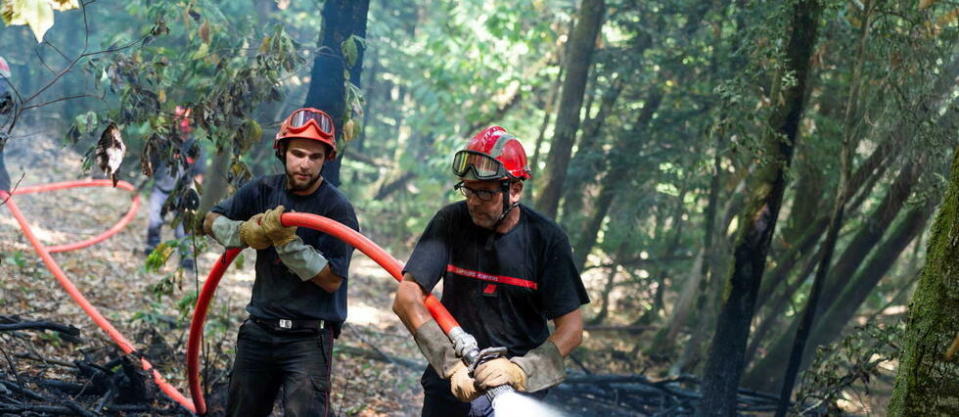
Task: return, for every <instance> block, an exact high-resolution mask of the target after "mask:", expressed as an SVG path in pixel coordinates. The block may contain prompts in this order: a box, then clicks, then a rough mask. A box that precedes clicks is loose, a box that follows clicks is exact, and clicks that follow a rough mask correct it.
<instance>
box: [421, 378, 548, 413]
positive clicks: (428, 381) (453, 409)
mask: <svg viewBox="0 0 959 417" xmlns="http://www.w3.org/2000/svg"><path fill="white" fill-rule="evenodd" d="M420 384H421V385H423V413H422V417H495V416H496V414H495V413H494V412H493V405H492V404H490V401H489V398H487V397H486V396H485V395H481V396H480V397H479V398H477V399H475V400H473V401H472V402H468V403H464V402H462V401H460V400H458V399H456V397H455V396H453V392H452V391H451V390H450V381H449V380H448V379H443V378H442V377H440V376H439V374H437V373H436V371H435V370H433V367H432V366H427V367H426V371H424V372H423V377H422V378H420ZM548 393H549V390H548V389H544V390H541V391H536V392H532V393H526V392H521V393H519V394H520V395H524V396H527V397H532V398H536V399H538V400H542V399H543V397H546V394H548Z"/></svg>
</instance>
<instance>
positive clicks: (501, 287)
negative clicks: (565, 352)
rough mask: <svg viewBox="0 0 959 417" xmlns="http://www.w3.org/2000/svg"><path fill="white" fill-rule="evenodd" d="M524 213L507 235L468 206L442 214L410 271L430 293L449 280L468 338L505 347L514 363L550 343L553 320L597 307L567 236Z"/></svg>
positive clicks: (447, 295)
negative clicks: (477, 220)
mask: <svg viewBox="0 0 959 417" xmlns="http://www.w3.org/2000/svg"><path fill="white" fill-rule="evenodd" d="M519 207H520V219H519V223H518V224H517V225H516V226H515V227H514V228H513V229H512V230H510V231H509V232H507V233H506V234H499V233H494V232H493V231H491V230H488V229H484V228H481V227H479V226H477V225H476V224H474V223H473V221H472V219H470V216H469V212H468V211H467V208H466V202H465V201H464V202H459V203H454V204H451V205H448V206H446V207H444V208H442V209H441V210H440V211H439V212H438V213H436V215H435V216H434V217H433V219H432V220H431V221H430V224H429V225H428V226H427V227H426V230H425V231H424V232H423V236H421V237H420V240H419V242H417V244H416V248H415V249H414V250H413V254H412V255H411V256H410V260H409V262H408V263H407V264H406V269H405V270H404V272H409V273H410V274H412V275H413V277H414V278H415V279H416V281H417V282H418V283H419V284H420V285H421V286H422V287H423V288H425V289H426V290H427V291H432V289H433V287H434V286H436V284H437V283H438V282H439V281H440V279H443V278H445V279H444V280H443V296H442V298H441V301H442V302H443V305H444V306H445V307H446V308H447V309H448V310H449V311H450V313H451V314H452V315H453V317H455V318H456V320H457V321H458V322H459V324H460V326H462V327H463V330H466V331H467V332H468V333H470V334H472V335H473V336H475V337H476V340H477V342H478V343H479V347H480V348H481V349H482V348H486V347H495V346H505V347H506V348H507V349H509V356H518V355H523V354H525V353H526V352H527V351H529V350H530V349H533V348H535V347H537V346H539V345H540V344H542V343H543V342H545V341H546V338H547V337H549V328H548V327H547V321H548V320H552V319H555V318H556V317H559V316H562V315H564V314H567V313H569V312H571V311H573V310H575V309H577V308H579V306H580V305H582V304H586V303H588V302H589V296H588V295H587V294H586V289H585V288H584V287H583V281H582V279H580V276H579V273H578V272H576V267H575V266H574V264H573V258H572V250H571V249H570V246H569V240H568V239H567V237H566V234H565V233H564V232H563V231H562V229H560V227H559V226H558V225H557V224H556V223H554V222H553V221H551V220H549V219H547V218H546V217H544V216H543V215H541V214H539V213H537V212H535V211H533V210H532V209H530V208H528V207H526V206H523V205H520V206H519ZM491 235H492V237H491ZM491 238H492V239H493V240H492V242H490V239H491Z"/></svg>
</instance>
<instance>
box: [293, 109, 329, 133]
mask: <svg viewBox="0 0 959 417" xmlns="http://www.w3.org/2000/svg"><path fill="white" fill-rule="evenodd" d="M310 122H313V124H314V125H316V129H317V130H319V131H320V133H321V134H323V135H326V136H330V137H332V136H333V119H332V118H330V115H328V114H326V113H324V112H322V111H318V110H313V109H300V110H297V111H296V112H294V113H293V114H291V115H290V117H289V118H288V119H287V127H288V128H289V129H290V130H291V131H294V132H296V131H302V130H304V129H306V126H307V125H308V124H309V123H310Z"/></svg>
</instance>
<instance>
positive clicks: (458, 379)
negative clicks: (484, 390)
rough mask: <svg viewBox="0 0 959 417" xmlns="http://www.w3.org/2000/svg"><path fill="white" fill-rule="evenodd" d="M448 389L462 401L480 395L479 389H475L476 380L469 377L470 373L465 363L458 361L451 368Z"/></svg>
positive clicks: (468, 400)
mask: <svg viewBox="0 0 959 417" xmlns="http://www.w3.org/2000/svg"><path fill="white" fill-rule="evenodd" d="M450 391H452V392H453V396H455V397H456V398H457V399H458V400H460V401H462V402H464V403H468V402H470V401H473V400H475V399H476V398H477V397H479V396H480V392H479V390H477V389H476V382H475V381H474V380H473V378H471V377H470V373H469V371H468V370H466V365H463V362H460V363H458V364H457V365H456V367H455V368H453V371H452V375H450Z"/></svg>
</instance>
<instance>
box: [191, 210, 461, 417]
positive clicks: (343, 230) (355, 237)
mask: <svg viewBox="0 0 959 417" xmlns="http://www.w3.org/2000/svg"><path fill="white" fill-rule="evenodd" d="M280 221H281V222H282V223H283V225H284V226H298V227H308V228H311V229H316V230H319V231H321V232H323V233H326V234H328V235H330V236H333V237H336V238H337V239H340V240H342V241H344V242H346V243H347V244H349V245H351V246H353V247H354V248H356V249H359V250H360V252H363V253H364V254H366V256H369V257H370V258H371V259H373V260H374V261H375V262H376V263H378V264H379V265H380V266H382V267H383V269H385V270H386V272H389V273H390V275H392V276H393V278H396V280H397V281H400V280H402V279H403V275H402V272H403V267H402V266H401V265H400V263H399V261H397V260H396V259H395V258H393V257H392V256H390V255H389V254H388V253H386V251H384V250H383V249H382V248H380V247H379V246H377V245H376V244H375V243H373V241H371V240H369V239H368V238H367V237H366V236H363V235H361V234H360V233H359V232H357V231H355V230H353V229H351V228H349V227H347V226H344V225H343V224H341V223H339V222H337V221H335V220H332V219H329V218H327V217H323V216H317V215H315V214H305V213H286V214H284V215H283V216H282V217H281V218H280ZM239 252H240V250H239V249H229V250H227V251H226V252H225V253H223V255H221V256H220V259H218V260H217V261H216V264H214V265H213V269H212V270H211V271H210V275H209V276H208V277H207V279H206V282H205V283H204V284H203V289H202V290H201V291H200V294H199V296H198V297H197V301H196V311H195V312H194V313H193V319H192V321H191V322H190V337H189V339H188V340H187V349H186V355H187V361H186V365H187V378H188V379H189V382H190V395H192V396H193V402H194V404H195V405H196V413H197V414H199V415H204V414H206V401H205V400H204V398H203V388H202V387H201V386H200V359H199V355H200V342H201V341H202V340H203V322H204V321H205V320H206V312H207V307H208V306H209V304H210V301H211V300H212V299H213V293H214V292H215V291H216V286H217V284H219V282H220V278H222V277H223V273H224V272H225V271H226V269H227V267H229V266H230V263H231V262H233V259H234V258H235V257H236V255H237V254H238V253H239ZM426 308H427V309H429V311H430V314H431V315H432V316H433V318H434V319H436V322H437V323H439V325H440V327H441V328H442V329H443V331H444V332H446V333H447V334H449V333H450V332H451V331H452V330H454V329H455V328H458V327H459V323H457V322H456V319H454V318H453V316H452V315H450V313H449V311H447V310H446V308H445V307H443V304H441V303H440V300H438V299H437V298H436V297H434V296H432V295H429V296H427V297H426Z"/></svg>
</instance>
